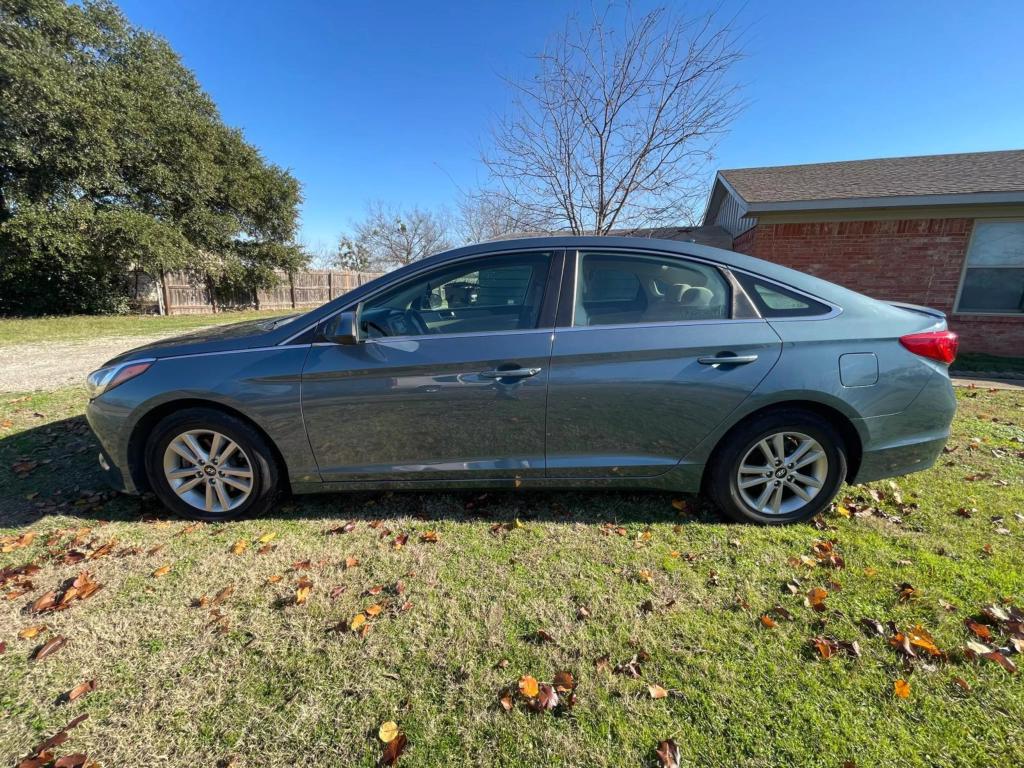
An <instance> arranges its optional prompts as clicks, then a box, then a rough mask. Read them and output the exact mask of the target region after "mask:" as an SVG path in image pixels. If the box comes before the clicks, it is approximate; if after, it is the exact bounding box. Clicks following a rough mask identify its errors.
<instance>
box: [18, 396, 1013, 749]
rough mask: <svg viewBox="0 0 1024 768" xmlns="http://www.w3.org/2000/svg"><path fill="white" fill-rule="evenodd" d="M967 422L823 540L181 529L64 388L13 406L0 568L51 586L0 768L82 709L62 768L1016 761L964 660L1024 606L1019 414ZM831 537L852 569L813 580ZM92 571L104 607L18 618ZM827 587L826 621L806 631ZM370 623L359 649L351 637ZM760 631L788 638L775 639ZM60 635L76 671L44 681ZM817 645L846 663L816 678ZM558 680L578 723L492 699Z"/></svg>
mask: <svg viewBox="0 0 1024 768" xmlns="http://www.w3.org/2000/svg"><path fill="white" fill-rule="evenodd" d="M958 396H959V398H960V412H959V415H958V417H957V420H956V423H955V427H954V435H953V438H952V439H951V441H950V443H949V447H950V448H951V452H949V453H947V454H945V455H944V456H943V457H942V458H941V460H940V462H939V465H938V466H936V467H935V468H934V469H932V470H930V471H928V472H923V473H920V474H917V475H912V476H909V477H905V478H900V479H898V480H897V481H896V483H895V484H890V483H889V482H888V481H885V482H879V483H874V484H872V485H871V486H869V487H856V488H847V489H845V490H844V492H843V497H844V501H843V505H842V509H837V510H833V511H832V512H830V513H829V514H827V515H825V517H824V519H823V521H822V522H821V526H824V528H823V529H822V528H820V527H816V526H815V525H812V524H807V525H798V526H792V527H787V528H773V529H769V528H755V527H749V526H739V525H729V524H725V523H723V522H722V521H720V520H719V519H718V518H717V517H716V516H715V515H714V513H713V512H712V511H711V510H710V509H708V508H707V507H706V506H705V505H704V504H702V503H700V502H699V501H695V500H693V499H690V500H688V501H689V504H688V505H686V506H685V508H684V510H683V511H680V510H677V509H676V508H675V507H674V506H673V504H672V501H673V498H672V497H671V496H666V495H664V494H644V493H621V492H617V493H607V494H597V493H531V494H525V493H522V494H520V493H490V494H479V493H476V494H447V493H422V494H416V493H406V494H398V493H395V494H391V493H381V494H360V495H330V496H321V497H304V498H297V499H293V500H287V501H284V502H282V504H281V505H280V507H279V508H278V510H277V511H276V512H275V514H273V515H272V516H270V517H268V518H264V519H259V520H248V521H243V522H237V523H229V524H222V525H202V526H189V525H187V524H186V523H184V522H182V521H177V520H168V519H166V518H165V517H164V515H163V513H162V512H161V510H160V508H159V507H157V506H156V505H155V504H154V503H153V502H151V501H149V500H145V499H134V498H128V497H120V496H111V495H108V494H104V493H102V492H101V488H100V485H99V483H100V479H99V477H98V474H97V472H96V471H95V470H94V468H93V465H94V461H95V450H94V446H93V443H92V438H91V436H90V435H89V434H88V432H87V430H86V428H85V427H84V424H83V421H82V418H81V416H80V414H81V411H82V407H83V404H84V403H83V399H82V396H81V394H80V393H79V392H78V391H77V390H74V391H72V390H68V391H60V392H55V393H49V394H35V395H30V396H24V397H19V396H13V395H12V396H9V397H7V399H6V400H2V401H0V510H2V511H0V536H3V535H9V536H20V535H22V534H24V533H25V532H35V533H36V534H37V536H36V538H35V539H34V540H33V541H32V542H31V543H30V544H29V545H28V546H25V547H22V548H16V549H10V547H11V546H12V543H11V542H10V541H8V542H7V546H6V547H4V548H5V549H10V551H5V552H4V553H3V554H0V568H2V567H5V566H19V565H22V564H25V563H29V562H34V563H36V564H38V565H39V566H40V570H39V571H38V572H37V573H34V574H32V575H31V576H30V577H29V580H30V581H31V586H30V587H28V588H27V591H26V592H25V594H22V595H17V592H19V591H21V590H20V589H18V588H17V587H15V586H13V585H12V584H11V583H8V584H7V585H6V586H5V587H3V589H2V592H3V594H6V595H8V598H9V599H3V598H0V642H3V643H5V644H6V653H4V654H3V655H0V764H7V765H14V764H16V762H17V761H18V759H20V758H21V757H24V756H25V755H27V754H28V753H29V751H30V750H31V748H32V747H33V745H35V744H37V743H38V742H40V741H42V740H43V739H45V738H47V737H49V736H52V735H53V734H55V733H57V732H58V731H59V730H60V729H61V728H62V727H64V726H65V725H66V724H67V723H68V722H69V721H72V719H73V718H75V717H77V716H79V715H85V714H87V715H88V719H86V720H85V721H83V722H82V723H81V724H80V725H78V726H77V727H76V728H74V729H73V730H72V731H71V732H70V734H69V738H68V740H67V742H66V743H65V744H63V745H61V746H60V747H58V749H57V752H58V754H67V753H71V752H86V753H88V755H89V757H90V759H91V760H96V761H98V762H99V763H101V764H102V765H104V766H149V765H161V766H169V767H171V768H177V767H179V766H180V767H182V768H184V767H186V766H189V767H191V766H215V765H231V766H236V768H240V767H241V766H260V767H263V766H292V765H304V766H306V765H308V766H349V765H356V766H370V765H374V764H375V763H376V761H377V759H378V757H379V756H380V754H381V742H380V741H379V740H378V739H377V731H378V728H379V727H380V725H381V724H382V723H383V722H385V721H395V722H396V723H397V724H398V727H399V728H400V729H401V731H402V732H403V733H404V734H405V735H406V736H407V737H408V747H407V750H406V752H405V754H404V755H403V756H402V757H401V759H400V761H399V762H400V764H402V765H409V766H456V765H482V766H523V765H544V766H548V765H558V766H574V767H575V766H613V765H628V766H645V765H656V764H657V758H656V755H655V749H656V748H657V746H658V743H659V742H660V741H662V740H665V739H670V738H671V739H674V740H675V742H676V743H677V745H678V747H679V750H680V753H681V758H682V760H681V763H682V765H684V766H706V765H712V766H758V767H761V766H763V767H764V768H768V766H821V767H822V768H841V766H843V765H846V764H850V763H848V762H847V761H853V762H852V764H854V765H856V766H860V767H861V768H865V767H867V766H922V767H924V766H997V765H1000V766H1001V765H1006V766H1009V765H1018V764H1020V762H1021V760H1022V759H1024V728H1022V725H1021V724H1022V722H1024V681H1022V675H1021V674H1011V673H1010V672H1007V671H1005V670H1004V669H1003V668H1002V667H1000V666H999V665H998V664H996V663H994V662H992V661H988V660H984V661H983V660H978V659H975V660H971V659H968V658H967V657H966V656H965V653H964V650H963V649H964V647H965V645H966V644H967V642H968V641H969V640H970V639H971V635H970V633H969V631H968V629H967V628H966V627H965V623H964V621H965V619H966V618H968V617H976V616H980V611H981V609H982V608H983V607H985V606H988V605H993V604H995V605H1007V604H1016V605H1017V606H1020V607H1024V571H1022V562H1024V546H1022V543H1024V426H1022V425H1024V393H1021V392H988V391H985V390H959V392H958ZM897 493H898V495H899V497H901V498H902V502H900V501H899V499H898V498H897ZM872 494H874V495H875V496H877V497H878V498H879V500H878V501H875V500H874V499H873V498H872ZM679 506H683V505H679ZM872 508H875V509H877V512H873V511H872ZM961 508H963V509H964V512H963V514H958V512H957V511H958V509H961ZM846 515H849V516H846ZM965 515H969V516H965ZM346 521H351V522H354V523H355V525H354V527H353V528H352V529H351V531H350V532H347V533H338V534H331V535H328V534H327V533H326V532H327V531H329V530H331V529H335V528H337V527H339V526H341V525H342V524H343V523H344V522H346ZM428 531H433V532H435V533H436V535H437V541H436V542H431V541H425V540H423V534H424V533H427V532H428ZM399 534H407V535H408V541H407V542H406V543H405V545H404V546H402V547H401V548H396V537H397V536H398V535H399ZM271 536H272V537H273V538H272V540H271V539H270V537H271ZM261 537H264V541H267V540H269V543H267V544H266V545H264V544H263V543H261V541H260V538H261ZM427 538H430V537H429V536H428V537H427ZM826 539H832V540H834V541H835V545H834V546H835V551H837V552H838V553H839V554H840V555H841V556H842V558H843V559H844V561H845V568H842V569H833V568H829V567H826V566H824V565H821V564H817V563H816V560H815V558H814V556H813V555H812V547H813V546H814V544H815V542H817V541H820V540H826ZM73 540H75V541H73ZM111 541H116V543H115V544H114V545H113V546H112V547H111V548H110V549H109V554H106V555H105V556H93V557H92V558H91V559H85V560H83V561H81V562H73V561H74V560H76V559H78V557H79V556H78V555H70V556H69V555H68V552H69V550H76V551H78V552H79V553H81V555H84V556H86V557H89V556H90V555H95V554H97V553H98V554H100V555H102V554H103V552H104V550H103V549H101V547H103V545H104V544H106V543H108V542H111ZM0 542H3V539H0ZM236 542H244V543H245V548H244V551H242V545H238V546H237V547H236V551H237V553H236V552H233V551H232V549H233V547H234V545H235V544H236ZM804 556H806V558H807V559H806V560H804V561H801V557H804ZM65 561H67V563H65ZM346 561H347V562H346ZM355 561H358V562H355ZM163 566H168V570H167V572H166V574H165V575H160V576H154V575H153V574H154V573H161V572H162V567H163ZM158 569H159V570H158ZM85 570H87V571H88V572H89V573H90V574H91V577H92V578H93V579H94V580H95V581H97V582H99V583H100V584H101V585H102V588H101V589H100V590H99V591H98V592H96V593H95V594H93V595H92V596H90V597H88V598H87V599H85V600H81V601H72V602H71V603H70V604H69V607H68V609H67V610H62V611H56V612H52V613H45V614H42V615H33V614H32V613H30V612H28V611H26V606H28V605H30V604H31V603H32V602H33V601H35V600H37V599H38V598H39V597H40V596H41V595H43V594H44V593H45V592H46V591H47V590H51V589H54V588H56V587H58V586H59V585H61V584H63V583H64V582H65V581H66V580H67V579H69V578H72V577H75V576H76V575H77V574H79V573H80V572H82V571H85ZM302 579H307V580H308V583H311V586H312V588H311V590H310V591H309V593H308V599H306V600H305V601H304V602H301V603H297V602H296V595H297V593H298V592H299V590H300V589H301V588H302V586H303V585H304V584H305V583H307V582H303V581H302ZM399 582H401V588H400V589H399V588H397V586H396V585H398V583H399ZM791 582H796V583H794V584H793V588H794V589H795V590H796V594H793V593H791V591H790V590H789V589H788V588H787V586H786V585H787V583H791ZM904 584H908V585H911V586H912V587H913V590H912V591H908V590H905V589H904V597H905V598H906V599H903V598H902V597H901V593H900V588H899V586H898V585H904ZM228 586H231V587H232V588H233V590H232V591H230V594H227V595H225V596H224V598H223V600H222V601H221V602H220V604H219V605H212V604H210V602H209V601H210V600H211V599H212V598H213V597H214V596H215V595H217V593H218V592H220V591H221V590H223V589H224V588H225V587H228ZM816 587H822V588H824V589H826V590H827V591H828V593H829V594H828V597H827V599H826V600H825V602H824V605H825V610H824V611H823V612H817V611H814V610H812V609H811V608H810V607H808V606H807V605H805V600H804V595H805V594H806V593H807V592H808V591H810V590H811V589H813V588H816ZM12 592H14V593H15V595H16V596H14V597H11V596H10V593H12ZM204 595H205V596H206V597H207V602H206V604H205V605H204V606H203V607H198V606H196V605H195V601H197V600H199V598H201V597H202V596H204ZM372 606H380V607H381V610H380V612H379V614H378V615H376V616H375V617H370V618H369V621H368V622H367V624H366V626H367V627H368V630H366V631H365V634H362V633H361V632H353V631H351V630H347V629H346V626H347V625H348V623H349V622H351V620H352V619H353V617H355V616H356V615H357V614H362V615H363V616H367V615H368V614H367V613H366V611H367V609H368V608H371V607H372ZM775 606H781V607H782V608H783V609H785V611H786V612H788V613H789V614H790V615H791V617H792V618H791V620H786V619H784V618H781V617H782V616H784V615H785V613H784V612H783V611H775V612H774V613H773V614H772V615H774V616H775V620H776V626H774V627H773V628H768V627H766V626H764V625H763V623H762V622H761V620H760V617H761V616H762V615H763V614H766V613H771V612H772V610H773V609H774V608H775ZM581 608H584V609H585V612H581ZM374 610H376V609H374ZM584 613H585V614H588V615H584ZM865 618H869V619H876V620H878V621H880V622H882V624H883V625H884V624H886V622H889V621H891V622H894V624H895V628H896V629H897V630H899V631H900V632H906V631H907V630H908V629H909V628H911V627H914V626H915V625H917V624H920V625H921V626H922V627H923V628H924V629H925V630H927V631H928V632H929V633H931V635H932V636H933V637H934V640H935V643H936V645H937V646H938V647H939V648H940V649H942V651H944V653H945V656H944V657H942V658H934V659H932V658H929V657H927V654H926V653H924V652H923V651H922V650H920V648H919V649H918V656H919V658H916V659H913V660H909V659H906V658H905V657H904V656H903V655H901V654H900V653H899V652H898V650H897V649H896V648H894V647H893V646H892V645H890V643H889V642H888V639H887V637H878V636H873V635H872V634H871V633H869V632H868V631H866V630H865V628H864V627H863V626H862V625H861V623H860V621H861V619H865ZM356 623H358V620H357V622H356ZM37 625H45V627H46V628H45V629H44V630H42V631H41V632H40V633H39V634H38V635H37V636H36V637H34V638H31V639H21V638H19V632H22V631H23V630H25V629H27V628H30V627H33V626H37ZM332 627H333V628H337V629H338V631H330V629H331V628H332ZM539 631H543V632H544V633H547V634H546V635H543V636H540V635H538V632H539ZM884 631H885V633H886V634H887V635H888V634H890V633H891V630H890V629H889V628H884ZM58 635H61V636H63V637H64V638H66V644H65V645H64V647H63V648H61V649H60V650H58V651H56V652H54V653H53V654H52V655H50V656H49V657H47V658H45V659H44V660H41V661H30V660H29V655H30V654H31V653H32V652H33V650H34V649H35V648H36V647H38V646H40V645H41V644H42V643H44V642H46V641H47V640H49V639H51V638H53V637H55V636H58ZM815 636H832V637H834V638H836V639H837V640H841V641H853V640H856V641H857V643H858V644H859V649H860V656H859V657H854V656H852V655H850V654H848V653H843V652H840V653H838V654H837V655H835V656H833V657H832V658H829V659H827V660H824V659H822V658H820V656H819V654H818V652H817V651H816V650H815V649H814V648H813V647H812V646H811V645H810V644H809V640H810V638H812V637H815ZM545 637H547V638H549V639H544V638H545ZM996 640H998V643H999V644H1000V645H1003V644H1006V643H1007V642H1008V639H1007V637H1006V636H1005V635H1002V634H997V638H996ZM634 657H638V658H637V662H636V663H635V664H634V665H632V667H629V665H628V662H630V661H631V660H633V659H634ZM1007 658H1010V659H1012V660H1018V659H1020V657H1019V656H1017V657H1014V656H1012V655H1011V656H1008V657H1007ZM604 660H607V663H605V661H604ZM617 665H624V666H622V667H620V671H616V666H617ZM562 671H567V672H570V673H571V674H572V675H573V677H574V679H575V682H576V688H575V691H574V693H575V696H576V703H575V706H573V707H571V708H565V707H561V706H560V707H558V708H557V709H555V710H554V711H551V712H533V711H530V710H529V709H528V708H527V707H526V706H524V704H523V702H522V701H518V700H517V701H513V702H512V705H513V706H512V711H508V712H506V711H505V709H504V708H503V707H502V706H501V704H500V703H499V697H500V696H501V692H502V691H503V689H505V688H507V687H509V686H512V687H515V686H516V682H517V680H518V679H519V678H520V677H521V676H523V675H532V676H533V677H535V678H537V679H538V680H540V681H552V680H553V679H554V676H555V675H556V673H558V672H562ZM634 675H636V676H634ZM89 680H95V682H96V688H95V690H94V691H92V692H89V693H86V694H85V695H83V696H81V697H80V698H78V699H76V700H75V701H73V702H70V703H64V702H62V701H61V700H60V697H61V695H62V694H64V693H66V692H67V691H69V690H71V689H72V688H74V686H76V685H78V684H79V683H82V682H83V681H89ZM897 680H905V681H907V682H908V683H909V686H910V693H909V696H908V697H907V698H900V697H897V696H896V695H894V684H895V682H896V681H897ZM961 683H962V684H961ZM651 685H659V686H662V687H663V688H664V689H666V690H667V691H668V692H669V695H668V696H667V697H665V698H660V699H654V698H652V696H651V694H650V691H649V686H651ZM567 697H568V695H567V694H565V693H563V699H565V698H567Z"/></svg>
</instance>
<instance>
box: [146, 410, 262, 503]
mask: <svg viewBox="0 0 1024 768" xmlns="http://www.w3.org/2000/svg"><path fill="white" fill-rule="evenodd" d="M145 459H146V473H147V476H148V478H149V483H150V487H151V488H152V489H153V492H154V493H155V494H156V495H157V497H158V498H159V499H160V501H162V502H163V503H164V505H165V506H167V508H168V509H170V510H171V511H172V512H174V513H176V514H178V515H181V516H183V517H191V518H197V519H200V520H228V519H231V518H235V517H239V516H241V515H245V514H262V513H263V512H266V511H268V510H269V509H270V507H271V505H272V503H273V500H274V497H275V494H276V491H277V485H278V474H277V465H276V463H275V461H274V456H273V453H272V451H271V449H270V446H269V445H268V444H267V441H266V440H265V439H264V438H263V436H262V435H260V434H259V432H257V431H256V430H255V429H253V428H252V427H251V426H250V425H249V424H247V423H246V422H244V421H242V420H241V419H238V418H235V417H234V416H231V415H229V414H226V413H223V412H221V411H217V410H213V409H209V408H188V409H185V410H182V411H179V412H177V413H173V414H171V415H170V416H167V417H166V418H164V419H163V420H162V421H161V422H160V423H159V424H157V426H156V428H155V429H154V430H153V432H152V433H151V435H150V437H149V440H148V441H147V443H146V457H145Z"/></svg>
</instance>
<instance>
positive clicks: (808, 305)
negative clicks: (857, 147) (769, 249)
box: [734, 272, 831, 318]
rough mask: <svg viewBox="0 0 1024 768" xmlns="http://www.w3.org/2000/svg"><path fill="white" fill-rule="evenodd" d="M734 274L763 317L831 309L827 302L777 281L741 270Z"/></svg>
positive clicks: (806, 315)
mask: <svg viewBox="0 0 1024 768" xmlns="http://www.w3.org/2000/svg"><path fill="white" fill-rule="evenodd" d="M734 274H735V275H736V277H737V278H738V279H739V281H740V283H742V284H743V288H744V289H745V290H746V292H747V295H748V296H750V300H751V301H753V302H754V306H756V307H757V309H758V311H759V312H760V313H761V317H767V318H772V317H813V316H815V315H827V314H828V313H829V312H830V311H831V308H830V307H829V306H828V305H827V304H822V303H821V302H820V301H815V300H814V299H812V298H810V297H808V296H804V295H803V294H800V293H797V292H796V291H791V290H789V289H788V288H783V287H782V286H781V285H778V284H777V283H770V282H768V281H767V280H761V279H760V278H757V277H754V276H753V275H745V274H743V273H739V272H737V273H734Z"/></svg>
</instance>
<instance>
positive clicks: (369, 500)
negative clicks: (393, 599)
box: [0, 416, 719, 528]
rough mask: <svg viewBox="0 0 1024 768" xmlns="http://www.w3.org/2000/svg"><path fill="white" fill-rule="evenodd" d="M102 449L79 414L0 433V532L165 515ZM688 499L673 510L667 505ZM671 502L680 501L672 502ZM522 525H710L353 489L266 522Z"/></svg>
mask: <svg viewBox="0 0 1024 768" xmlns="http://www.w3.org/2000/svg"><path fill="white" fill-rule="evenodd" d="M98 452H99V444H98V443H97V442H96V438H95V437H94V436H93V434H92V432H91V431H90V430H89V426H88V424H87V423H86V421H85V417H84V416H74V417H70V418H66V419H61V420H59V421H51V422H47V423H45V424H41V425H39V426H38V427H30V428H29V429H24V430H21V431H19V432H15V433H13V434H10V435H7V436H3V437H0V527H3V528H19V527H24V526H28V525H32V524H34V523H36V522H38V521H40V520H42V519H44V518H47V517H56V516H68V517H74V518H81V519H83V520H89V521H95V520H108V521H111V522H131V521H134V520H142V519H151V518H166V517H171V514H170V513H169V512H168V511H167V510H166V509H165V508H164V507H163V506H162V505H161V504H160V503H159V502H158V501H157V500H156V499H155V498H154V497H153V496H152V494H146V495H143V496H129V495H126V494H120V493H117V492H114V491H111V490H110V489H108V488H107V487H106V485H105V482H104V478H103V475H102V472H101V471H100V469H99V467H98V466H97V460H96V457H97V454H98ZM678 499H682V500H683V501H685V505H684V509H683V510H680V509H677V508H676V506H673V503H672V502H673V501H675V500H678ZM677 506H678V502H677ZM410 516H411V517H414V518H418V519H422V520H452V521H467V522H469V521H491V522H492V524H493V523H513V524H514V521H515V520H516V519H519V520H521V521H542V522H563V523H587V524H603V523H615V524H617V523H637V522H640V523H676V524H683V523H689V522H712V521H715V520H718V519H719V517H718V513H717V512H716V511H715V510H714V508H713V507H712V506H711V505H710V504H709V503H708V502H707V501H705V500H704V499H701V498H699V497H696V496H693V495H684V494H670V493H666V492H663V491H640V490H580V491H539V490H529V491H513V490H483V489H474V490H452V491H414V490H412V491H410V490H402V491H374V492H366V491H350V492H332V493H323V494H309V495H302V496H282V498H281V499H280V500H279V501H278V503H277V504H275V506H274V509H273V511H272V512H270V513H269V514H267V515H264V516H263V519H266V520H282V521H285V520H337V519H345V520H358V521H369V520H386V519H388V518H396V517H410Z"/></svg>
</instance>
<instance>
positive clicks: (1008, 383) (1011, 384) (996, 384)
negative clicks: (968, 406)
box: [952, 376, 1024, 390]
mask: <svg viewBox="0 0 1024 768" xmlns="http://www.w3.org/2000/svg"><path fill="white" fill-rule="evenodd" d="M952 381H953V386H954V387H974V388H975V389H1017V390H1024V379H971V378H968V377H966V376H954V377H952Z"/></svg>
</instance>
